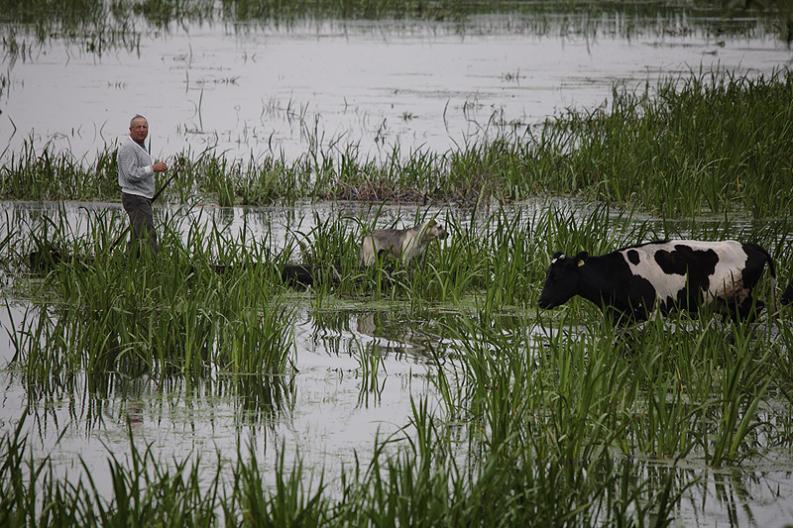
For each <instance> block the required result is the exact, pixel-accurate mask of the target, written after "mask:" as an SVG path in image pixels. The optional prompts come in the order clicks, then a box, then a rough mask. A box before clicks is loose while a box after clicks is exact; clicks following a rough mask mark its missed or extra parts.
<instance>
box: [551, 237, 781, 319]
mask: <svg viewBox="0 0 793 528" xmlns="http://www.w3.org/2000/svg"><path fill="white" fill-rule="evenodd" d="M766 264H768V268H769V271H770V274H771V278H772V281H773V283H774V287H775V284H776V270H775V269H774V263H773V261H772V260H771V256H770V255H769V254H768V252H766V251H765V250H764V249H763V248H761V247H760V246H758V245H756V244H749V243H746V244H744V243H741V242H736V241H734V240H725V241H721V242H705V241H699V240H666V241H656V242H649V243H646V244H640V245H636V246H631V247H626V248H623V249H619V250H617V251H614V252H613V253H608V254H607V255H602V256H599V257H591V256H589V255H587V253H586V252H581V253H579V254H577V255H576V256H574V257H568V256H565V255H563V254H561V253H556V254H554V256H553V260H552V261H551V265H550V267H549V268H548V275H547V278H546V280H545V286H543V289H542V293H541V294H540V301H539V305H540V307H541V308H554V307H555V306H559V305H561V304H564V303H565V302H567V301H568V300H569V299H570V298H571V297H573V296H575V295H580V296H581V297H584V298H585V299H587V300H589V301H591V302H593V303H595V304H597V305H598V306H600V307H601V308H602V309H603V310H604V311H605V312H606V313H607V314H608V315H609V316H611V317H614V318H615V319H616V320H617V321H619V322H623V323H624V322H627V321H644V320H645V319H647V317H648V316H649V315H650V313H651V312H652V311H653V310H654V309H655V308H656V307H657V308H659V309H660V310H661V312H662V313H664V314H666V313H668V312H670V311H672V310H675V309H682V310H688V311H690V312H693V313H696V312H697V311H698V309H699V307H700V306H702V305H703V304H712V305H714V308H715V309H716V310H717V311H719V312H721V313H726V314H729V315H730V316H732V317H733V318H740V319H746V318H748V317H750V316H752V315H753V311H754V310H757V311H759V310H761V309H762V307H763V303H762V302H759V301H757V302H754V301H753V299H752V288H754V287H755V285H757V282H758V281H759V280H760V277H761V275H762V273H763V269H764V268H765V265H766Z"/></svg>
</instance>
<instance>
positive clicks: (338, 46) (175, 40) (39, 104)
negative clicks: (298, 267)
mask: <svg viewBox="0 0 793 528" xmlns="http://www.w3.org/2000/svg"><path fill="white" fill-rule="evenodd" d="M506 20H507V21H508V20H509V19H508V18H507V19H506ZM513 24H515V25H517V26H518V27H520V21H515V22H513ZM615 24H616V23H613V22H612V24H610V26H611V25H615ZM494 25H495V27H496V28H497V29H491V28H492V27H493V26H494ZM617 25H618V24H617ZM505 27H506V28H508V27H510V26H509V24H507V23H506V22H504V23H503V24H501V25H496V24H493V22H492V20H491V19H489V18H483V19H481V20H480V21H479V23H477V19H474V21H473V22H472V23H471V25H470V28H469V29H468V30H467V31H464V32H462V33H461V32H460V31H459V30H457V29H455V28H454V26H452V27H447V26H445V25H441V24H431V23H429V22H416V23H415V24H408V23H405V22H400V23H391V24H389V22H387V21H386V22H383V21H372V22H355V23H344V22H327V21H326V22H322V21H319V22H317V21H313V22H304V23H302V24H300V23H297V24H294V25H293V26H291V27H290V28H289V29H284V28H280V29H279V28H263V29H258V30H257V29H256V28H251V29H249V30H247V31H241V30H240V31H231V30H229V29H228V28H226V27H223V26H212V25H208V24H205V25H193V26H189V25H188V26H186V27H178V28H177V27H174V28H171V30H170V31H168V32H167V33H158V34H152V35H148V36H147V37H146V38H144V39H143V41H142V42H141V44H140V48H139V50H135V51H134V52H127V51H123V50H113V51H111V52H107V53H106V54H104V55H102V56H101V57H97V56H96V55H95V54H91V53H86V52H84V51H82V50H81V49H80V48H79V47H77V46H75V45H68V44H64V43H61V42H57V41H56V42H54V43H52V44H51V45H49V46H47V47H45V48H44V49H37V51H34V52H32V53H31V55H32V57H31V58H27V59H26V60H24V61H22V60H20V59H17V60H16V62H15V63H14V64H13V65H12V66H10V67H9V69H8V72H7V77H8V78H9V81H8V82H9V86H8V88H7V89H6V93H5V95H4V96H2V95H0V110H2V114H1V115H0V149H5V148H6V146H7V147H8V151H9V152H14V151H18V150H19V148H20V147H21V145H22V144H23V142H24V141H27V140H31V139H32V141H33V143H34V144H35V145H36V146H37V147H39V148H41V147H42V146H43V145H45V144H47V145H50V146H51V147H52V148H53V149H55V150H56V151H59V152H71V153H73V154H74V156H76V157H77V158H78V159H79V158H83V157H86V159H87V160H88V161H90V160H91V159H92V156H93V155H94V154H95V153H96V151H97V150H100V149H101V148H102V146H103V145H104V144H111V143H112V142H114V141H117V140H119V139H121V138H123V137H124V136H125V135H126V134H127V127H128V123H129V119H130V117H131V116H132V115H134V114H136V113H141V114H144V115H146V116H147V117H148V118H149V121H150V127H151V128H150V141H151V151H152V153H153V154H154V155H155V156H157V157H160V158H164V159H167V158H168V157H169V156H172V155H174V154H175V153H177V152H180V151H183V150H188V149H189V151H190V152H193V153H197V152H201V151H203V150H204V149H205V148H207V147H215V151H214V152H215V153H216V154H219V153H221V152H222V153H225V154H226V155H228V156H231V157H235V158H241V159H249V158H251V157H252V158H253V159H260V158H261V157H263V156H269V155H272V156H276V157H284V158H285V159H287V160H293V159H295V158H298V157H300V156H303V155H306V154H308V153H311V152H313V153H327V154H338V153H340V152H344V151H346V150H347V149H348V148H349V147H351V146H352V148H353V151H352V152H354V153H356V154H358V155H361V156H372V157H378V156H380V155H383V154H387V153H390V152H391V151H392V149H393V148H394V147H395V146H398V148H399V149H400V151H401V152H402V153H409V152H410V151H413V150H416V149H429V150H433V151H445V150H447V149H449V148H453V147H455V146H458V145H463V144H465V143H466V142H469V143H470V142H474V141H481V140H484V139H486V138H487V137H489V136H490V137H492V135H494V134H497V133H500V132H503V131H504V130H505V129H506V130H509V129H511V128H517V129H520V130H524V129H525V128H526V127H527V126H531V125H536V124H538V123H541V122H542V120H543V119H544V118H545V117H546V116H551V115H554V114H556V113H558V112H560V111H563V110H564V109H565V108H568V107H576V108H594V107H596V106H598V105H601V104H603V103H604V102H606V101H608V100H609V98H610V96H611V89H612V86H614V85H625V86H628V87H630V88H631V89H633V88H636V87H642V86H643V85H644V83H645V82H649V83H650V85H651V86H653V85H654V83H655V81H656V80H657V79H658V78H660V77H666V76H677V75H679V74H687V73H688V72H689V71H692V70H693V71H699V70H700V69H701V70H702V71H705V72H707V71H711V70H713V69H714V68H718V67H720V68H723V69H727V70H730V71H734V72H736V73H746V72H748V73H754V74H758V73H767V72H770V71H772V70H773V69H775V68H779V67H780V66H783V65H786V64H791V60H792V59H793V53H791V50H790V49H788V48H787V47H786V45H785V44H784V43H782V42H779V41H778V40H776V39H775V38H773V36H770V35H765V34H760V35H758V36H752V37H740V38H730V37H728V36H727V37H725V36H723V35H720V36H718V37H712V36H709V35H708V34H703V32H697V31H693V30H692V31H689V30H685V29H686V28H684V30H679V29H678V30H676V31H655V32H651V33H649V34H639V35H628V36H625V37H620V36H619V33H617V34H616V35H609V34H608V33H605V32H603V33H605V34H603V33H601V34H594V35H576V34H566V35H564V36H560V35H558V34H557V35H555V36H553V35H547V34H546V35H536V34H534V33H532V32H531V31H529V30H522V31H516V30H514V29H512V30H509V29H507V30H503V29H501V28H505ZM502 31H503V32H502ZM0 152H2V150H0Z"/></svg>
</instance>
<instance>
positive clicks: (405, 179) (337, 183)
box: [0, 70, 793, 217]
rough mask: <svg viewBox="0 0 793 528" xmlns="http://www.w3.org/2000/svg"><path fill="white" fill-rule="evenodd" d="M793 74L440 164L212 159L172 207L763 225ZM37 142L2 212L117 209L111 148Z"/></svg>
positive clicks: (6, 188)
mask: <svg viewBox="0 0 793 528" xmlns="http://www.w3.org/2000/svg"><path fill="white" fill-rule="evenodd" d="M791 101H793V72H791V71H790V70H780V71H776V72H775V73H772V74H770V75H767V76H765V75H761V76H757V77H750V76H736V75H734V74H731V73H729V72H724V71H719V72H715V73H707V74H705V73H695V72H691V73H690V74H689V75H685V76H682V77H680V78H673V79H667V80H664V81H661V82H660V83H659V84H658V85H657V86H655V87H652V88H651V87H649V86H647V87H646V88H645V90H644V91H643V92H628V91H626V90H618V89H615V91H614V94H613V98H612V102H611V104H610V107H608V108H605V107H604V108H598V109H594V110H573V109H570V110H568V111H566V112H564V113H562V114H560V115H557V116H556V117H554V118H551V119H549V120H547V121H546V122H545V123H544V125H543V126H542V127H541V128H540V129H539V130H538V131H532V130H527V133H526V134H525V135H524V134H518V135H511V136H504V137H501V138H500V139H496V140H493V141H491V142H488V143H485V144H472V145H465V146H463V147H462V148H460V149H459V150H450V151H448V152H445V153H433V152H427V151H416V152H411V153H409V154H408V155H407V156H405V155H404V154H403V153H401V152H399V149H398V148H395V149H394V150H393V151H392V152H391V154H390V155H389V157H388V158H387V159H386V160H385V161H383V162H375V161H374V160H372V159H368V158H361V156H360V155H359V153H358V149H357V147H356V146H355V145H349V146H347V148H346V149H344V150H343V151H344V154H343V155H336V154H333V153H330V152H327V153H325V152H313V151H312V152H309V153H307V154H306V155H305V156H303V157H301V158H299V159H297V160H295V161H293V162H286V161H284V160H279V159H276V158H265V159H263V160H253V159H251V160H248V161H247V162H245V161H242V160H231V159H227V158H226V157H224V156H222V155H214V154H209V155H207V154H208V152H205V153H203V154H202V155H201V156H200V157H198V158H197V159H195V160H191V155H190V153H182V154H180V155H178V156H177V158H176V161H175V162H174V164H173V165H174V167H176V168H175V169H174V170H178V172H179V177H178V178H177V179H176V181H175V182H174V183H173V184H172V189H170V190H169V193H170V196H172V197H174V198H178V199H179V200H180V201H182V202H184V201H186V200H190V199H191V198H193V197H195V196H196V195H198V197H199V198H201V199H210V200H215V201H217V203H219V204H220V205H223V206H229V205H261V204H269V203H277V202H283V203H294V202H296V201H298V200H303V199H311V200H317V201H319V200H338V199H344V200H356V201H369V202H394V201H408V202H423V203H428V202H433V203H436V202H453V203H457V204H460V205H463V206H476V205H482V204H490V203H492V202H494V201H498V202H501V203H504V202H511V201H517V200H522V199H526V198H529V197H533V196H536V195H537V194H539V193H544V194H570V195H578V196H582V197H585V198H588V199H592V200H601V201H605V202H610V203H616V204H622V205H625V204H628V205H630V206H633V207H637V208H641V209H643V210H645V211H647V210H649V211H652V212H658V213H661V214H662V215H663V216H664V217H679V216H684V217H694V216H697V215H699V214H701V213H703V212H727V211H734V210H739V211H745V212H747V213H749V214H751V215H753V216H756V217H763V216H774V215H779V214H782V213H785V212H787V211H789V210H790V209H791V205H793V191H791V189H793V187H791V186H790V185H789V182H790V180H791V178H792V177H793V165H791V159H790V156H785V155H783V153H785V152H789V151H793V128H792V127H790V125H789V123H791V122H793V103H791ZM31 145H32V141H31V142H28V143H27V144H26V146H25V147H24V148H23V150H22V151H21V152H20V153H11V154H8V155H7V156H8V162H7V163H5V164H4V165H3V166H2V168H0V197H3V198H7V199H36V200H41V199H51V200H57V199H90V198H93V199H117V195H118V190H117V185H116V183H115V181H116V174H115V172H116V170H115V147H114V146H112V145H111V146H106V147H105V148H104V149H103V150H101V151H100V152H99V153H98V154H97V158H96V160H97V161H96V164H95V165H93V166H86V164H85V163H83V162H82V161H80V160H75V159H72V158H71V157H70V156H69V155H68V154H58V153H55V152H52V151H50V150H48V149H47V148H45V150H44V151H43V152H40V153H37V152H35V150H34V149H33V147H32V146H31Z"/></svg>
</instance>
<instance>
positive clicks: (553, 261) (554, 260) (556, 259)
mask: <svg viewBox="0 0 793 528" xmlns="http://www.w3.org/2000/svg"><path fill="white" fill-rule="evenodd" d="M564 258H567V257H565V256H564V253H563V254H561V255H559V256H558V257H556V258H555V259H553V260H551V264H556V261H558V260H562V259H564Z"/></svg>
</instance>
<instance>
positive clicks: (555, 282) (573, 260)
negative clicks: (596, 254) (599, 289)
mask: <svg viewBox="0 0 793 528" xmlns="http://www.w3.org/2000/svg"><path fill="white" fill-rule="evenodd" d="M588 257H589V255H587V253H586V252H585V251H582V252H580V253H579V254H578V255H576V256H575V257H567V256H565V255H564V254H562V253H561V252H558V251H557V252H556V253H554V254H553V257H552V258H551V265H550V266H548V273H547V275H546V277H545V286H543V287H542V293H541V294H540V301H539V305H540V308H555V307H557V306H559V305H562V304H564V303H566V302H567V301H569V300H570V298H571V297H573V296H574V295H576V294H577V293H578V292H579V291H580V288H579V283H580V280H581V268H582V267H583V266H584V264H585V263H586V259H587V258H588Z"/></svg>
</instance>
